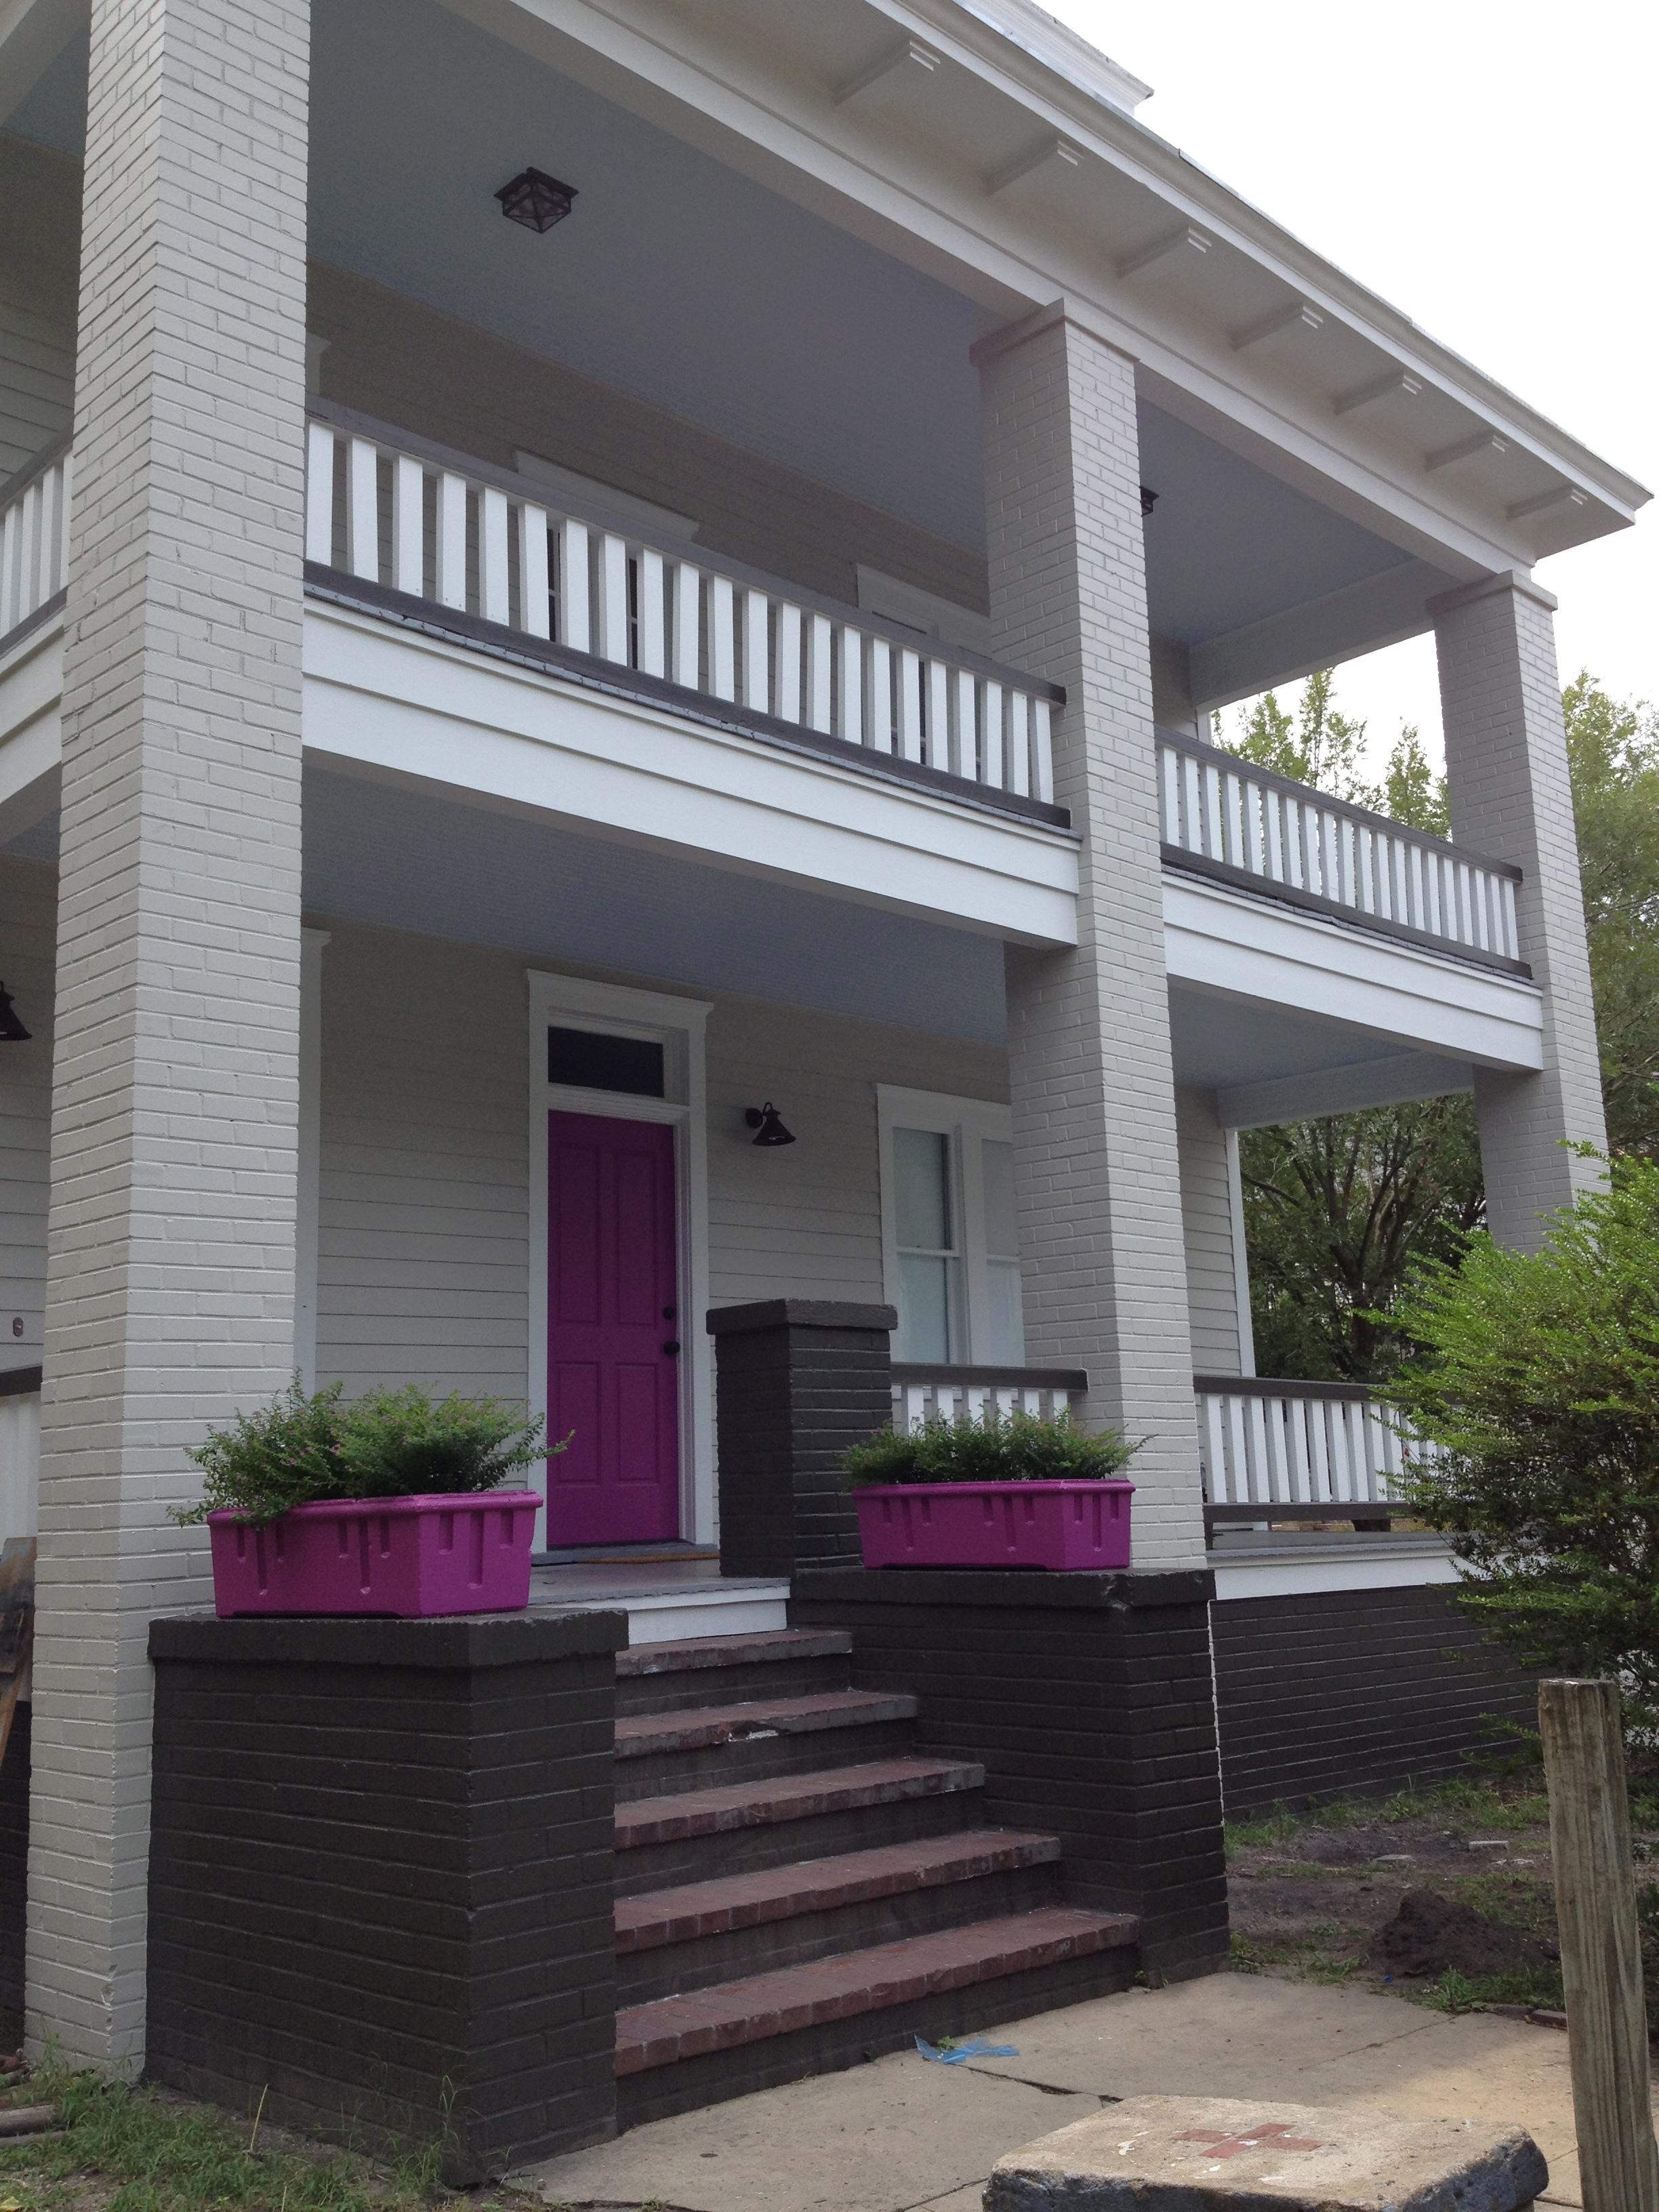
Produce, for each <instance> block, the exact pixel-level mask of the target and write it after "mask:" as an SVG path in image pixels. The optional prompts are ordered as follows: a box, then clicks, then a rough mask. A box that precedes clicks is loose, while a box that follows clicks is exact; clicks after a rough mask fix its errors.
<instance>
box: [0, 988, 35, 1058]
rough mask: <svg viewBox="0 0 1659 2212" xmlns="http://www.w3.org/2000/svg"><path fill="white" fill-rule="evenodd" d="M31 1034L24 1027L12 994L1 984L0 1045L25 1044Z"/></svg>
mask: <svg viewBox="0 0 1659 2212" xmlns="http://www.w3.org/2000/svg"><path fill="white" fill-rule="evenodd" d="M28 1035H29V1032H28V1031H27V1030H26V1029H25V1028H24V1027H23V1023H22V1018H21V1016H20V1014H19V1013H18V1011H17V1009H16V1007H15V1006H13V1004H12V1002H11V993H10V992H9V990H8V989H7V988H6V987H5V985H4V984H3V983H0V1044H23V1043H26V1042H27V1039H28Z"/></svg>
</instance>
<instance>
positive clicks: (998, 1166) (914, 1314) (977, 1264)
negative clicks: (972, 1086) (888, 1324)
mask: <svg viewBox="0 0 1659 2212" xmlns="http://www.w3.org/2000/svg"><path fill="white" fill-rule="evenodd" d="M877 1097H878V1111H879V1121H880V1127H881V1185H882V1189H881V1200H882V1242H883V1248H884V1261H885V1273H886V1280H887V1295H888V1298H889V1301H890V1303H891V1304H893V1305H895V1306H896V1308H897V1309H898V1316H899V1325H898V1333H897V1334H896V1337H895V1339H894V1341H893V1357H894V1358H895V1359H896V1360H898V1361H900V1362H902V1363H905V1364H914V1365H917V1366H929V1367H934V1366H952V1367H969V1366H975V1367H993V1366H995V1367H1004V1366H1007V1367H1018V1366H1023V1365H1024V1358H1025V1332H1024V1318H1023V1316H1022V1312H1021V1307H1020V1283H1019V1243H1018V1231H1017V1227H1016V1220H1015V1209H1014V1146H1013V1130H1012V1123H1011V1120H1010V1115H1009V1111H1008V1109H1007V1108H1006V1106H996V1105H992V1104H990V1103H988V1102H987V1101H986V1100H984V1099H980V1098H951V1097H945V1096H943V1095H941V1094H940V1093H939V1092H936V1091H899V1090H896V1089H894V1088H892V1087H891V1086H890V1085H886V1084H883V1085H878V1091H877Z"/></svg>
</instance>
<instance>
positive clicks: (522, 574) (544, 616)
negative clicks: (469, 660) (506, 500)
mask: <svg viewBox="0 0 1659 2212" xmlns="http://www.w3.org/2000/svg"><path fill="white" fill-rule="evenodd" d="M547 532H548V520H547V509H546V508H545V507H532V505H531V503H530V502H529V501H528V500H526V501H525V502H524V503H523V505H522V506H520V509H519V627H520V629H525V630H528V631H529V633H530V635H531V636H532V637H549V638H550V637H551V636H552V635H553V624H552V620H551V617H552V606H551V603H550V596H549V584H548V574H547Z"/></svg>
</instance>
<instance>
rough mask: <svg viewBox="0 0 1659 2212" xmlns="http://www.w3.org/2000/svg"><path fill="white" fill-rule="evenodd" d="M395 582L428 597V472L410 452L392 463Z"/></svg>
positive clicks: (544, 560)
mask: <svg viewBox="0 0 1659 2212" xmlns="http://www.w3.org/2000/svg"><path fill="white" fill-rule="evenodd" d="M542 567H543V569H544V571H545V569H546V567H547V556H546V553H545V551H544V553H543V555H542ZM392 584H393V586H394V587H395V588H396V589H397V590H398V591H400V592H408V594H409V596H410V598H411V599H424V598H425V597H426V471H425V470H424V469H422V466H421V465H420V463H419V462H418V461H416V460H411V459H410V456H409V455H408V454H407V453H399V454H398V458H397V459H396V460H395V461H394V462H393V463H392Z"/></svg>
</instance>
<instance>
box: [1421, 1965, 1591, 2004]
mask: <svg viewBox="0 0 1659 2212" xmlns="http://www.w3.org/2000/svg"><path fill="white" fill-rule="evenodd" d="M1400 1993H1401V1996H1405V1997H1407V1998H1408V1999H1409V2000H1410V2001H1411V2002H1412V2003H1413V2004H1420V2005H1427V2006H1428V2008H1429V2009H1430V2010H1431V2012H1444V2013H1460V2012H1473V2011H1474V2008H1475V2007H1476V2006H1477V2005H1491V2004H1509V2005H1530V2006H1534V2007H1535V2008H1537V2010H1539V2011H1540V2012H1559V2011H1560V2010H1561V2009H1562V2008H1563V2005H1564V2003H1565V1999H1564V1997H1563V1996H1562V1991H1561V1970H1560V1968H1559V1966H1535V1967H1530V1968H1528V1970H1527V1971H1525V1972H1522V1973H1513V1974H1460V1973H1458V1972H1456V1971H1455V1969H1454V1968H1451V1967H1449V1968H1448V1969H1447V1971H1446V1972H1444V1973H1443V1974H1441V1975H1439V1976H1437V1978H1436V1979H1435V1980H1433V1981H1431V1982H1425V1983H1423V1984H1421V1985H1420V1986H1419V1987H1418V1988H1415V1989H1413V1988H1412V1987H1411V1986H1410V1985H1409V1984H1401V1991H1400Z"/></svg>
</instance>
